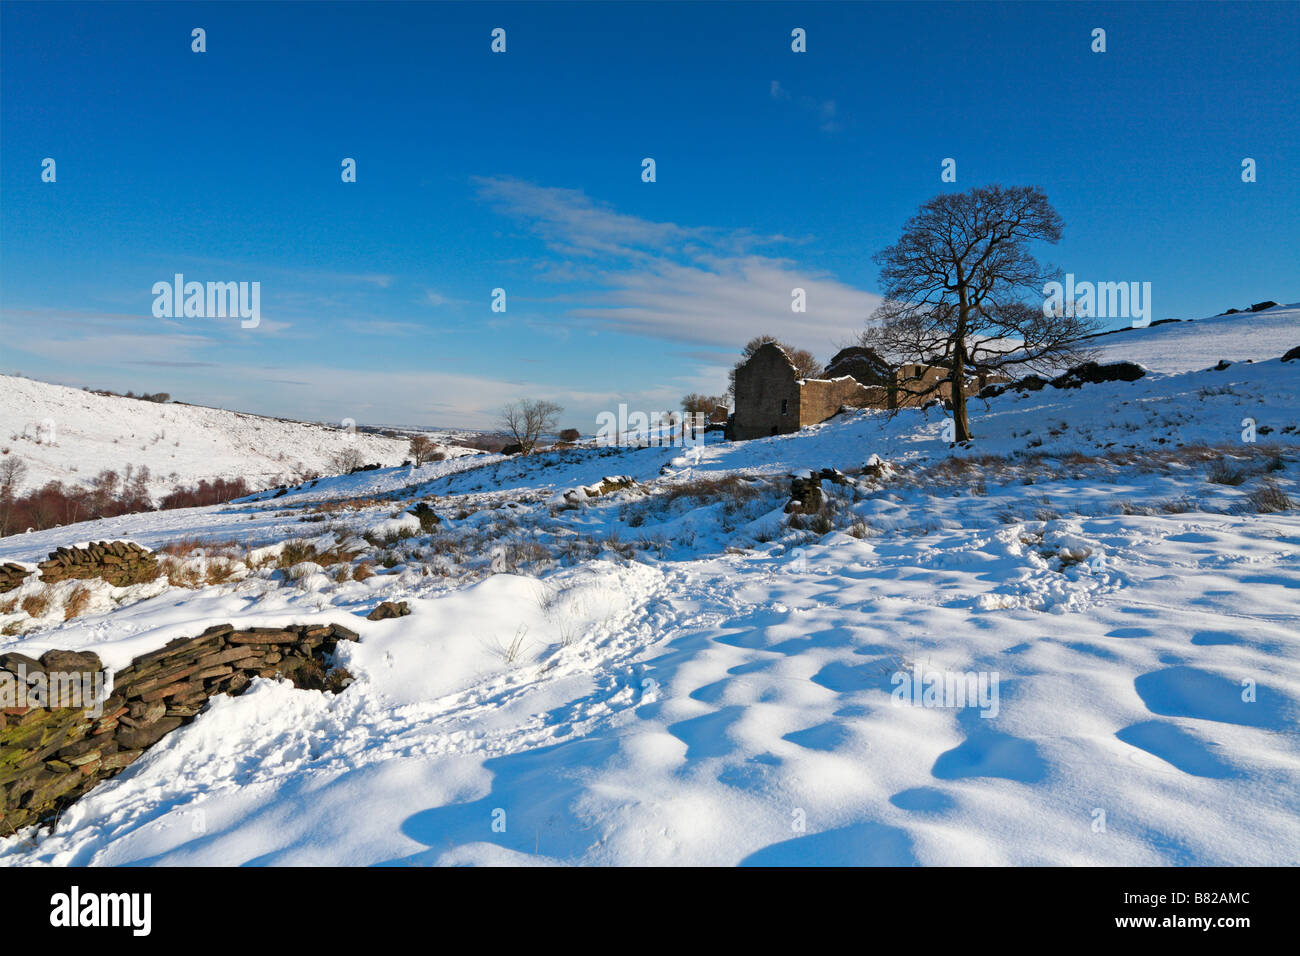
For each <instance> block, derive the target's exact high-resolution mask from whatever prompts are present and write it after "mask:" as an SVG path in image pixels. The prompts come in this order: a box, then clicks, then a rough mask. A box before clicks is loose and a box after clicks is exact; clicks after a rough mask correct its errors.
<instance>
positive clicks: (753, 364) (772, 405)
mask: <svg viewBox="0 0 1300 956" xmlns="http://www.w3.org/2000/svg"><path fill="white" fill-rule="evenodd" d="M796 374H797V373H796V372H795V368H794V366H793V365H791V364H790V360H789V359H788V358H786V354H785V352H783V351H782V350H781V348H780V346H777V345H774V344H772V343H771V342H769V343H767V344H766V345H764V346H762V347H761V348H759V349H758V351H756V352H755V353H754V354H753V356H751V358H750V360H749V361H748V362H746V363H745V364H744V365H742V366H741V367H740V368H738V369H736V414H735V417H734V418H733V419H732V423H731V435H730V436H729V437H731V438H732V439H733V440H735V441H743V440H746V439H750V438H762V437H764V436H766V435H784V434H788V433H789V432H794V431H798V430H799V427H800V425H799V385H798V382H797V381H796Z"/></svg>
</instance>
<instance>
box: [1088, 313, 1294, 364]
mask: <svg viewBox="0 0 1300 956" xmlns="http://www.w3.org/2000/svg"><path fill="white" fill-rule="evenodd" d="M1091 344H1092V345H1093V346H1094V347H1095V348H1096V349H1098V350H1099V351H1100V352H1101V358H1100V359H1099V360H1100V361H1103V362H1120V361H1127V362H1137V363H1138V364H1139V365H1143V366H1145V367H1147V368H1149V369H1151V370H1152V371H1153V372H1166V373H1175V372H1192V371H1197V370H1199V369H1205V368H1209V367H1210V366H1212V365H1215V364H1217V363H1218V362H1219V360H1221V359H1226V360H1227V361H1229V362H1244V361H1246V360H1247V359H1250V360H1251V361H1254V362H1258V361H1260V360H1261V359H1270V358H1277V357H1278V356H1280V355H1284V354H1286V352H1288V351H1289V350H1291V349H1293V348H1295V347H1296V346H1297V345H1300V303H1292V304H1290V305H1279V306H1276V307H1275V308H1272V309H1266V310H1264V311H1262V312H1238V313H1236V314H1234V315H1216V316H1211V317H1210V318H1206V319H1196V320H1194V321H1183V322H1167V323H1164V324H1161V325H1152V326H1148V327H1147V328H1144V329H1124V330H1122V331H1119V332H1112V333H1109V334H1107V335H1099V336H1097V337H1095V338H1094V339H1092V340H1091Z"/></svg>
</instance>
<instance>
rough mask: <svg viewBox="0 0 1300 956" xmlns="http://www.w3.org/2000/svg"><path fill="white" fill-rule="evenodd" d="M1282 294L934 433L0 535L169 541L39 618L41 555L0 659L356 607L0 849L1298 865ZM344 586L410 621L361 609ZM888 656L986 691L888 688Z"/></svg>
mask: <svg viewBox="0 0 1300 956" xmlns="http://www.w3.org/2000/svg"><path fill="white" fill-rule="evenodd" d="M1298 314H1300V310H1297V308H1296V307H1295V306H1290V307H1287V308H1283V309H1278V310H1272V311H1271V312H1269V313H1261V314H1259V315H1250V316H1232V317H1227V318H1224V319H1210V320H1201V321H1198V322H1196V323H1178V324H1170V325H1165V326H1159V327H1156V328H1154V329H1148V330H1140V331H1133V332H1125V333H1120V334H1117V335H1113V336H1105V337H1103V338H1101V339H1099V340H1098V344H1099V345H1101V344H1103V343H1104V345H1105V349H1106V352H1107V354H1105V355H1104V356H1103V360H1106V361H1115V360H1120V359H1127V360H1131V361H1138V362H1141V363H1142V364H1144V365H1146V366H1147V367H1148V368H1149V369H1151V372H1150V374H1148V375H1147V376H1146V377H1144V378H1142V379H1140V380H1138V381H1136V382H1132V383H1109V384H1102V385H1092V386H1085V387H1084V388H1082V389H1076V390H1057V389H1054V388H1046V389H1043V390H1042V391H1039V392H1029V393H1025V394H1024V395H1016V394H1014V393H1007V394H1005V395H1002V396H999V397H997V398H994V399H992V400H990V401H988V402H984V401H975V402H972V404H971V416H972V426H973V430H974V432H975V434H976V436H977V442H976V444H975V446H974V447H972V448H971V449H960V448H957V449H952V448H950V447H949V446H948V445H947V444H946V443H944V442H943V441H942V440H941V437H940V435H941V429H942V424H943V423H942V419H941V417H940V414H939V413H938V412H937V411H935V410H931V411H929V412H923V411H920V410H915V409H909V410H905V411H903V412H900V413H899V414H898V415H897V416H895V417H892V418H891V417H890V416H888V415H887V414H885V413H880V412H857V413H852V414H847V415H844V416H841V417H839V418H836V419H834V420H832V421H830V422H827V423H825V424H823V425H820V426H817V427H814V428H811V429H807V430H805V431H803V432H801V433H800V434H798V435H790V436H781V437H776V438H771V439H762V440H757V441H751V442H742V443H734V444H733V443H727V442H722V441H719V440H717V436H714V435H710V436H709V439H710V441H709V443H708V444H707V445H706V446H705V447H704V448H703V449H701V451H700V453H699V454H698V455H695V454H689V453H683V450H682V449H680V448H676V449H675V448H646V449H593V448H577V449H569V450H565V451H563V452H558V453H549V454H544V455H538V456H534V457H532V458H526V459H521V458H502V457H500V456H473V457H464V458H459V459H454V460H449V461H443V462H438V463H433V464H429V465H425V466H422V467H421V468H387V469H384V470H381V471H376V472H367V473H360V474H356V475H352V476H346V477H340V478H326V479H321V480H319V481H317V482H315V483H314V484H311V483H309V484H308V485H305V486H303V487H301V488H297V489H292V490H290V491H289V492H288V493H287V494H285V495H283V496H280V497H278V498H271V497H269V496H267V495H258V496H254V497H253V498H251V499H247V500H245V501H243V502H237V503H232V504H230V505H225V506H218V507H212V508H202V509H192V510H182V511H169V512H161V513H153V514H145V515H138V516H126V517H121V518H115V519H109V520H105V521H101V522H96V523H93V524H92V523H88V524H83V525H75V526H71V527H66V528H60V529H54V530H51V531H46V532H41V533H33V534H28V535H20V536H14V537H10V538H4V539H0V561H7V560H17V561H23V562H35V561H38V560H40V559H42V558H43V557H44V556H45V554H46V552H47V551H49V550H51V549H52V548H54V547H55V546H57V545H63V544H70V543H73V542H79V541H86V540H92V539H93V540H99V539H115V538H129V539H132V540H135V541H138V542H139V543H141V544H144V545H147V546H149V547H152V548H155V549H163V548H164V547H168V546H170V547H168V554H169V555H175V556H174V557H170V556H169V557H168V558H167V561H168V562H170V563H169V565H168V567H169V570H170V572H171V575H172V578H173V579H174V580H173V583H169V580H168V579H165V578H164V579H160V580H159V581H156V582H153V583H151V584H145V585H136V586H133V587H130V588H114V587H111V586H109V585H107V584H105V583H98V584H95V585H92V586H91V590H92V594H91V597H90V600H89V603H88V606H87V607H86V609H85V610H84V611H83V613H82V614H81V615H80V616H77V617H74V618H72V619H71V620H64V613H65V611H64V609H65V605H66V602H67V600H68V598H69V596H70V593H71V591H72V590H73V589H74V588H75V587H76V586H77V585H78V582H64V583H61V584H56V585H51V586H44V585H40V584H39V583H36V582H29V583H27V584H24V585H23V587H22V588H20V589H19V590H16V591H13V592H10V593H8V594H6V595H3V596H2V599H0V631H2V632H3V636H0V652H3V651H9V650H22V651H23V652H24V653H27V654H32V655H38V654H40V653H41V652H42V651H44V650H46V649H49V648H54V647H58V648H68V649H83V648H85V649H93V650H95V651H96V652H98V653H99V654H100V655H101V658H102V659H103V660H104V661H105V662H106V663H107V664H109V666H111V667H120V666H122V665H124V664H125V663H127V662H128V661H129V660H130V659H131V658H132V657H134V656H136V655H138V654H140V653H143V652H145V651H148V650H151V649H154V648H157V647H160V646H161V645H162V644H164V643H165V642H166V641H168V640H170V639H171V638H174V637H177V636H190V635H194V634H197V633H199V632H200V631H201V630H203V629H204V628H205V627H207V626H208V625H211V624H214V623H224V622H230V623H232V624H235V625H236V626H245V625H275V624H282V623H308V622H329V621H334V622H339V623H343V624H346V625H347V626H348V627H351V628H353V629H354V630H356V631H358V632H359V633H360V634H361V635H362V639H361V641H360V642H359V643H357V644H355V645H348V646H343V645H341V646H340V650H339V652H338V654H339V656H338V661H339V663H340V664H342V665H343V666H345V667H346V668H347V669H348V670H349V671H350V672H351V673H352V674H353V675H354V676H355V677H356V681H355V683H354V684H353V685H352V686H350V687H349V688H347V689H346V690H345V691H344V692H343V693H342V694H339V695H338V696H328V695H325V694H322V693H318V692H311V691H300V690H296V689H294V688H293V687H292V686H290V685H289V684H288V683H287V682H276V681H270V680H262V679H259V680H257V681H256V682H255V683H254V686H253V687H252V689H250V690H249V691H248V692H247V693H245V694H244V695H242V696H240V697H238V698H220V699H216V700H214V701H213V702H212V703H211V704H210V705H209V707H208V709H207V710H206V711H205V712H204V713H203V714H202V715H201V716H200V717H199V718H198V719H197V720H196V721H195V722H194V723H193V724H191V725H189V726H187V727H184V728H182V729H180V730H178V731H176V732H174V733H173V734H171V735H169V736H167V737H166V738H164V739H163V741H162V742H161V743H159V744H158V745H156V746H155V747H154V748H153V749H151V750H150V751H149V752H148V753H147V754H146V755H145V756H144V757H143V758H141V759H140V760H139V761H137V762H136V763H135V764H134V765H132V766H131V767H130V768H128V769H127V770H126V771H125V772H123V773H122V774H121V775H120V776H118V777H116V778H114V779H113V780H111V781H109V782H107V783H104V784H101V785H100V786H99V787H98V788H96V789H95V790H94V791H92V792H91V793H90V794H89V795H87V796H86V797H84V798H82V799H81V800H80V801H79V802H78V803H77V804H76V805H75V806H73V807H72V808H71V809H69V810H68V811H67V812H65V813H64V814H63V816H62V818H61V819H60V820H59V822H58V825H57V828H56V829H55V830H54V831H53V832H50V831H48V830H46V831H41V832H36V831H34V830H30V829H29V830H28V831H25V832H24V833H22V834H19V835H17V836H14V837H10V838H8V839H5V840H0V862H3V863H6V864H54V865H63V864H95V865H124V864H162V865H176V864H182V865H184V864H217V865H242V864H291V865H314V864H345V865H398V866H405V865H445V864H466V863H470V864H528V865H557V864H558V865H563V864H667V865H681V864H722V865H733V864H759V865H763V864H888V865H912V864H919V865H1008V864H1053V865H1094V864H1122V865H1185V864H1206V865H1228V864H1233V865H1260V864H1282V865H1296V864H1300V786H1298V785H1297V781H1298V780H1300V736H1298V735H1297V729H1298V721H1300V597H1298V596H1300V512H1298V511H1297V510H1296V502H1298V501H1300V362H1291V363H1286V364H1283V363H1282V362H1280V361H1279V359H1278V356H1280V355H1281V354H1282V353H1283V352H1285V351H1286V350H1287V349H1289V348H1291V347H1293V346H1295V345H1297V344H1300V322H1298V321H1297V317H1298ZM1221 327H1222V328H1223V329H1229V330H1231V331H1229V332H1224V333H1223V334H1220V333H1219V332H1218V331H1213V332H1211V333H1206V331H1205V330H1218V329H1220V328H1221ZM1257 329H1258V330H1261V331H1260V333H1259V335H1258V336H1256V335H1255V331H1254V330H1257ZM1196 330H1199V331H1196ZM1198 335H1203V336H1205V337H1204V338H1200V337H1198ZM1221 358H1226V359H1229V360H1232V361H1236V362H1238V363H1239V364H1234V365H1232V366H1231V367H1229V368H1228V369H1226V370H1223V371H1212V370H1208V367H1209V366H1211V365H1213V364H1214V363H1215V362H1217V361H1218V360H1219V359H1221ZM1248 358H1249V359H1252V360H1253V361H1252V362H1250V363H1246V362H1245V361H1244V359H1248ZM7 381H8V380H6V382H7ZM74 394H80V393H74ZM131 404H140V403H131ZM1246 420H1250V421H1251V423H1252V425H1251V427H1252V428H1253V429H1254V431H1255V437H1256V441H1254V442H1250V441H1243V430H1244V429H1245V427H1246V426H1244V425H1243V422H1244V421H1246ZM271 447H274V446H271ZM864 466H865V467H864ZM822 468H836V469H839V470H840V471H842V472H845V473H846V474H847V475H848V476H849V480H848V481H847V482H846V483H844V484H837V483H833V482H831V481H826V482H824V483H823V488H824V493H825V495H826V498H827V502H828V506H827V508H826V509H825V511H824V512H823V513H822V514H821V515H818V516H812V517H802V518H797V519H795V520H793V521H792V520H791V518H790V516H789V515H786V514H784V512H783V506H784V504H785V502H786V500H787V499H788V497H789V478H788V476H789V475H790V474H791V473H797V472H799V471H801V470H803V469H814V470H816V469H822ZM612 476H627V477H629V478H631V479H634V481H635V484H633V485H631V486H630V487H627V488H624V489H621V490H614V491H610V492H609V493H607V494H604V495H601V496H599V497H588V496H586V495H585V494H583V493H581V492H580V491H579V492H578V493H577V494H570V495H567V496H566V492H574V491H575V490H577V489H581V488H582V487H584V486H594V485H596V484H598V483H600V482H601V481H602V479H603V478H605V477H612ZM1288 499H1289V500H1288ZM418 501H428V502H429V503H430V504H431V505H432V506H433V508H434V510H435V511H436V513H437V514H438V516H439V518H440V519H441V521H440V523H439V524H438V525H437V526H436V527H435V528H433V529H432V530H429V531H426V530H424V529H422V528H421V527H420V523H419V521H418V520H417V519H416V517H415V516H414V515H410V514H408V513H406V509H407V508H408V507H409V506H411V505H413V504H414V503H416V502H418ZM1276 508H1280V509H1281V510H1274V509H1276ZM294 539H302V540H301V541H300V542H298V543H296V544H288V545H287V544H286V542H290V541H292V540H294ZM196 548H201V549H202V554H199V553H198V552H197V551H194V550H193V549H196ZM339 551H344V552H346V553H347V554H348V555H351V556H350V557H349V558H348V559H347V560H345V561H342V562H340V561H337V560H333V558H332V557H331V554H333V555H335V556H336V555H337V552H339ZM187 555H188V556H187ZM287 555H293V556H294V557H292V558H288V557H286V556H287ZM299 558H301V560H299ZM214 564H220V565H221V566H222V568H223V575H222V577H224V578H225V580H224V581H223V582H222V583H204V582H205V580H207V578H206V577H205V576H206V575H207V574H208V571H209V569H210V568H211V567H212V565H214ZM362 564H366V565H368V570H372V571H373V574H371V575H370V576H368V577H366V576H365V575H364V574H355V573H353V572H354V571H355V570H356V569H357V568H358V567H360V566H361V565H362ZM187 574H190V575H191V576H190V577H187V576H186V575H187ZM37 594H39V595H41V596H42V597H44V598H45V599H46V600H45V607H44V608H43V609H42V610H41V611H40V613H39V614H36V615H35V616H33V615H32V614H30V613H28V612H27V611H24V610H23V609H22V604H23V601H24V599H25V598H27V597H30V596H33V595H37ZM381 600H402V601H407V602H408V603H409V605H410V608H411V614H410V615H409V616H407V617H402V618H399V619H394V620H385V621H376V622H370V621H367V620H365V618H364V615H365V614H366V613H367V612H368V611H369V610H370V609H371V608H373V607H374V606H375V605H376V604H377V603H378V602H379V601H381ZM918 673H931V674H944V675H954V674H957V675H965V674H972V675H981V676H982V678H984V679H986V680H987V681H989V682H991V681H993V680H996V688H997V693H996V695H995V697H993V698H992V699H990V700H986V701H980V702H978V703H976V702H969V701H968V702H967V703H968V706H931V705H930V704H932V703H937V704H940V705H942V704H944V703H946V702H945V701H942V700H941V701H937V702H933V701H931V702H927V701H926V700H924V699H920V700H917V701H913V700H911V699H906V700H904V699H900V695H899V693H898V689H899V683H898V680H899V678H900V677H901V675H916V674H918Z"/></svg>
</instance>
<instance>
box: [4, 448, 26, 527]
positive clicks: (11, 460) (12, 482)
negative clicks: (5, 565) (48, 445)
mask: <svg viewBox="0 0 1300 956" xmlns="http://www.w3.org/2000/svg"><path fill="white" fill-rule="evenodd" d="M26 476H27V462H25V461H23V460H22V459H21V458H19V457H17V456H16V455H6V456H5V457H4V458H0V535H6V534H8V533H9V522H10V519H11V516H12V513H13V504H14V498H15V497H17V494H18V487H19V485H21V484H22V482H23V478H25V477H26Z"/></svg>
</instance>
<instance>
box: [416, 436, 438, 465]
mask: <svg viewBox="0 0 1300 956" xmlns="http://www.w3.org/2000/svg"><path fill="white" fill-rule="evenodd" d="M406 453H407V454H408V455H410V456H411V461H413V462H415V464H417V465H423V464H426V463H427V462H431V461H442V460H443V459H444V458H446V457H447V453H446V452H444V451H443V450H442V448H441V447H439V445H438V443H437V442H435V441H434V440H433V439H432V438H430V437H429V436H428V435H412V436H411V444H410V447H409V448H408V449H407V452H406Z"/></svg>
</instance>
